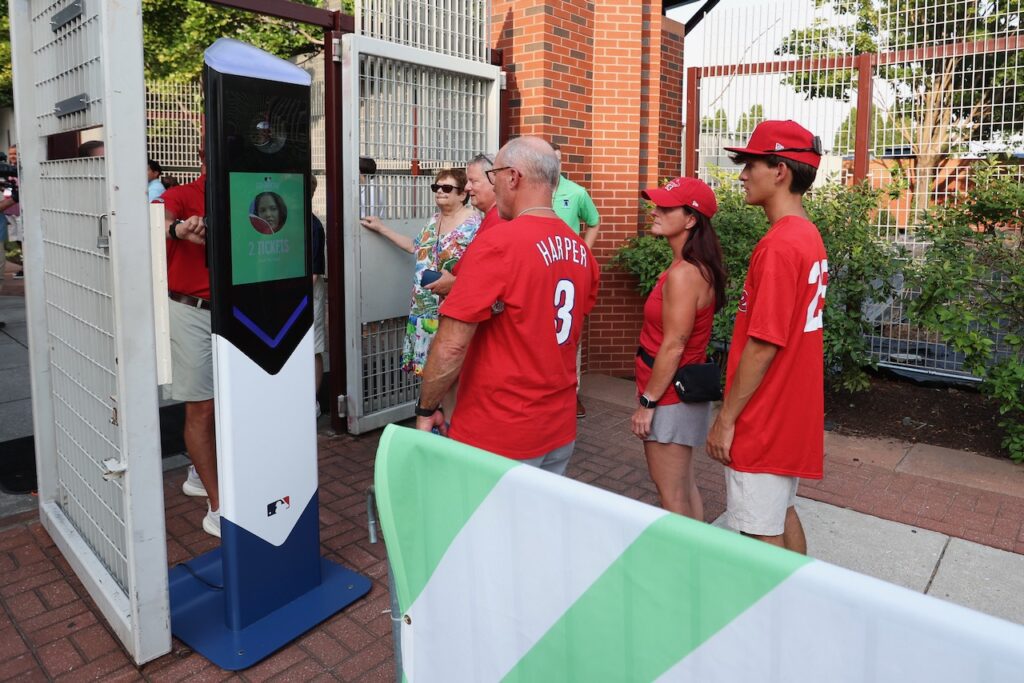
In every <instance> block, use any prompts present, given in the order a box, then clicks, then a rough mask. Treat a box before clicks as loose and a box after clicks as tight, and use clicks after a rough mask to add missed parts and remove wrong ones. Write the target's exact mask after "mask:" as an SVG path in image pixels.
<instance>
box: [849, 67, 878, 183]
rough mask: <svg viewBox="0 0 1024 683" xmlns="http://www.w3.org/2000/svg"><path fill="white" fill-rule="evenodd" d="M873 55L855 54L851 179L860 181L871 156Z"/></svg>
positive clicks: (865, 173) (864, 176)
mask: <svg viewBox="0 0 1024 683" xmlns="http://www.w3.org/2000/svg"><path fill="white" fill-rule="evenodd" d="M873 62H874V55H873V54H871V53H870V52H864V53H862V54H859V55H857V134H856V137H855V138H854V142H853V180H854V182H857V183H859V182H861V181H863V180H864V179H865V178H867V177H868V163H869V162H870V160H871V159H870V156H871V147H872V145H871V123H872V121H871V119H872V112H873V105H874V102H873V97H874V92H873V90H874V84H875V73H874V64H873Z"/></svg>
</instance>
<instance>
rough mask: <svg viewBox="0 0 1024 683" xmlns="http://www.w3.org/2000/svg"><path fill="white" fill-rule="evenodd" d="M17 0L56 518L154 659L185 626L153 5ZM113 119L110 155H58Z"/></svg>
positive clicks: (47, 467)
mask: <svg viewBox="0 0 1024 683" xmlns="http://www.w3.org/2000/svg"><path fill="white" fill-rule="evenodd" d="M10 10H11V23H12V26H11V47H12V56H13V59H12V67H13V74H14V91H15V98H14V99H15V105H16V114H17V121H18V142H19V152H20V153H19V161H20V163H21V166H22V168H21V173H20V176H19V177H20V182H21V213H22V220H23V222H24V227H25V243H24V257H25V264H24V265H25V277H26V287H25V293H26V314H27V322H28V329H29V356H30V361H31V377H32V412H33V432H34V436H35V445H36V454H37V459H38V473H39V506H40V519H41V521H42V522H43V524H44V526H45V527H46V529H47V531H48V532H49V533H50V535H51V536H52V537H53V539H54V542H55V543H56V545H57V547H58V548H59V549H60V550H61V552H62V553H63V554H64V556H65V557H66V558H67V560H68V562H69V564H70V565H71V567H72V568H73V570H74V571H75V572H76V574H77V575H78V576H79V578H80V579H81V580H82V583H83V585H84V586H85V587H86V589H87V590H88V591H89V594H90V596H91V597H92V598H93V599H94V600H95V602H96V605H97V606H98V607H99V609H100V610H101V611H102V612H103V614H104V616H106V618H107V619H108V621H109V622H110V625H111V627H112V628H113V630H114V632H115V633H116V634H117V635H118V637H119V638H120V639H121V641H122V642H123V643H124V645H125V647H126V649H127V650H128V651H129V653H131V654H132V656H133V657H134V658H135V660H136V662H138V663H142V662H145V661H148V660H149V659H153V658H154V657H157V656H160V655H161V654H163V653H165V652H167V651H168V650H169V649H170V629H169V610H168V604H167V554H166V545H165V536H164V525H163V496H162V473H161V467H160V440H159V438H158V435H159V415H158V412H157V389H156V351H155V349H156V340H155V332H154V316H153V286H152V273H151V268H150V264H151V262H150V253H151V245H150V238H149V231H148V230H147V229H146V228H145V226H146V225H147V222H148V216H147V213H148V212H147V207H146V199H145V197H146V191H145V189H146V181H145V175H144V174H143V173H142V172H141V170H140V169H142V168H143V167H144V164H145V157H144V154H145V125H144V124H145V93H144V87H143V80H142V51H141V45H142V25H141V17H140V15H139V12H138V8H137V7H132V6H130V5H122V4H118V3H93V2H81V1H80V0H61V1H60V2H42V1H38V0H35V1H33V0H12V2H11V3H10ZM100 125H101V126H103V128H104V130H105V131H108V134H107V140H106V145H105V151H104V155H102V156H98V157H86V158H79V159H59V160H58V159H52V160H51V159H49V158H48V156H47V155H48V150H49V149H50V145H49V144H48V143H49V141H48V139H47V136H48V135H52V134H55V133H63V132H73V131H77V130H81V129H85V128H91V127H95V126H100ZM115 131H116V135H115V134H114V132H115ZM115 162H116V163H115Z"/></svg>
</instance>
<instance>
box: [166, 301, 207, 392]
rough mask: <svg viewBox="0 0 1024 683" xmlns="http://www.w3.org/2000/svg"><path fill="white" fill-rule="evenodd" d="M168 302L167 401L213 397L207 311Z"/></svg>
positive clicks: (175, 302)
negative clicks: (168, 394) (169, 376)
mask: <svg viewBox="0 0 1024 683" xmlns="http://www.w3.org/2000/svg"><path fill="white" fill-rule="evenodd" d="M168 303H169V306H170V310H169V317H170V323H171V390H170V393H171V398H172V399H174V400H175V401H207V400H209V399H211V398H213V338H212V337H211V333H210V312H209V311H204V310H202V309H201V308H195V307H194V306H186V305H185V304H182V303H178V302H177V301H173V300H172V301H170V302H168Z"/></svg>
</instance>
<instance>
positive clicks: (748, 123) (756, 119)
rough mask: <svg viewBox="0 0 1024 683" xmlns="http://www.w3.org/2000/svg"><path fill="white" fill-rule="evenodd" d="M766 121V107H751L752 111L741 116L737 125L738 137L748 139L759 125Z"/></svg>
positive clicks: (753, 105)
mask: <svg viewBox="0 0 1024 683" xmlns="http://www.w3.org/2000/svg"><path fill="white" fill-rule="evenodd" d="M762 121H764V107H763V106H762V105H760V104H752V105H750V110H749V111H746V112H744V113H743V114H742V115H741V116H740V120H739V121H738V122H737V123H736V137H740V138H748V137H750V134H751V133H753V132H754V128H756V127H757V124H759V123H761V122H762Z"/></svg>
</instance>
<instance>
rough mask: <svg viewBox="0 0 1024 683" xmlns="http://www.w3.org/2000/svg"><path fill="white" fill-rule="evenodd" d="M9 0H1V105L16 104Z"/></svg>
mask: <svg viewBox="0 0 1024 683" xmlns="http://www.w3.org/2000/svg"><path fill="white" fill-rule="evenodd" d="M8 9H9V8H8V4H7V0H0V107H10V106H12V105H13V104H14V96H13V94H12V92H13V87H14V83H13V80H12V79H13V73H12V71H11V17H10V13H9V11H8Z"/></svg>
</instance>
